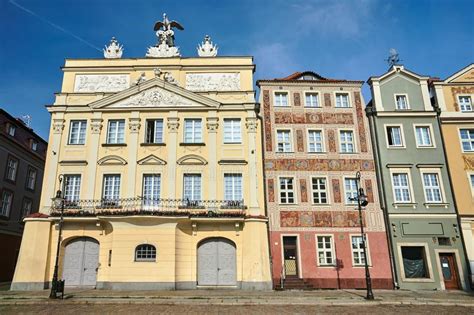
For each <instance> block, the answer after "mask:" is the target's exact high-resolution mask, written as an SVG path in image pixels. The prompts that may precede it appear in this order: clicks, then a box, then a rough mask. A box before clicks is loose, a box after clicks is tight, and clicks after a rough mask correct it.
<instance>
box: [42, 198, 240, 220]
mask: <svg viewBox="0 0 474 315" xmlns="http://www.w3.org/2000/svg"><path fill="white" fill-rule="evenodd" d="M63 206H64V215H65V216H95V215H140V214H149V215H182V216H189V215H190V216H193V215H195V216H217V217H218V216H237V215H242V214H243V213H244V212H245V210H246V209H247V206H245V205H244V201H243V200H190V199H152V198H144V197H137V198H122V199H80V200H73V201H70V200H64V204H63ZM60 211H61V207H55V206H53V207H52V208H51V215H56V214H59V212H60Z"/></svg>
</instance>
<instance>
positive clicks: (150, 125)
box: [145, 119, 163, 143]
mask: <svg viewBox="0 0 474 315" xmlns="http://www.w3.org/2000/svg"><path fill="white" fill-rule="evenodd" d="M145 143H163V119H147V121H146V134H145Z"/></svg>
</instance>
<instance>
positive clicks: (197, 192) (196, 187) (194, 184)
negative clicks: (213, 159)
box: [183, 174, 201, 200]
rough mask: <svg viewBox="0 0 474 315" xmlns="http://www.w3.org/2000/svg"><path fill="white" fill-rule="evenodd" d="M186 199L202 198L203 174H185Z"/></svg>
mask: <svg viewBox="0 0 474 315" xmlns="http://www.w3.org/2000/svg"><path fill="white" fill-rule="evenodd" d="M183 195H184V196H183V197H184V199H186V200H201V174H184V194H183Z"/></svg>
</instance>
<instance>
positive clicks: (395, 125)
mask: <svg viewBox="0 0 474 315" xmlns="http://www.w3.org/2000/svg"><path fill="white" fill-rule="evenodd" d="M383 127H384V130H385V144H386V146H387V149H396V150H398V149H406V142H405V131H404V130H403V124H384V125H383ZM394 127H398V128H400V140H401V142H402V144H401V145H390V143H389V142H388V136H389V133H388V128H394Z"/></svg>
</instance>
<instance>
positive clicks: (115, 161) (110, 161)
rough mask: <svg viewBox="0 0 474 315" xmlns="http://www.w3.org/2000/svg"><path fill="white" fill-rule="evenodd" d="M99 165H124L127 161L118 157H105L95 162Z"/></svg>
mask: <svg viewBox="0 0 474 315" xmlns="http://www.w3.org/2000/svg"><path fill="white" fill-rule="evenodd" d="M97 164H99V165H126V164H127V161H125V159H124V158H121V157H120V156H118V155H107V156H104V157H103V158H101V159H100V160H98V161H97Z"/></svg>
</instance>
